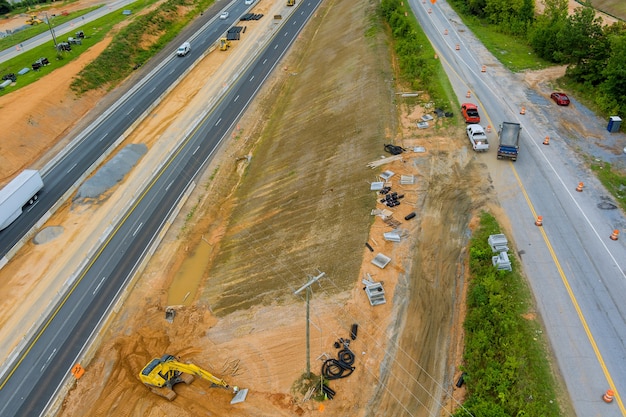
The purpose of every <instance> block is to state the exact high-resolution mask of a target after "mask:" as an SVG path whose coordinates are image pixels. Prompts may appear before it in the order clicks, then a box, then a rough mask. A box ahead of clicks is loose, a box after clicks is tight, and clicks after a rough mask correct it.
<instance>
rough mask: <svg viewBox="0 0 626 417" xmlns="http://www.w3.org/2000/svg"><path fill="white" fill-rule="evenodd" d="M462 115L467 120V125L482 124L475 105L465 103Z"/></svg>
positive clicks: (462, 106) (462, 107)
mask: <svg viewBox="0 0 626 417" xmlns="http://www.w3.org/2000/svg"><path fill="white" fill-rule="evenodd" d="M461 114H462V115H463V118H464V119H465V123H476V124H477V123H480V115H479V114H478V108H477V107H476V105H475V104H472V103H463V104H462V105H461Z"/></svg>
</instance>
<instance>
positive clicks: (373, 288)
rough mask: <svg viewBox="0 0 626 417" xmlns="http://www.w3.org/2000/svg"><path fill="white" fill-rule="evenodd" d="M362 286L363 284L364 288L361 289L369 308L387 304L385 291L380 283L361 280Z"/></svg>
mask: <svg viewBox="0 0 626 417" xmlns="http://www.w3.org/2000/svg"><path fill="white" fill-rule="evenodd" d="M363 284H365V288H363V289H364V290H365V294H367V298H368V300H369V301H370V305H371V306H377V305H381V304H385V303H386V302H387V299H386V298H385V289H384V288H383V285H382V284H381V283H380V282H372V281H368V280H363Z"/></svg>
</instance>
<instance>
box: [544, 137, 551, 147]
mask: <svg viewBox="0 0 626 417" xmlns="http://www.w3.org/2000/svg"><path fill="white" fill-rule="evenodd" d="M543 144H544V145H549V144H550V136H546V138H545V139H544V140H543Z"/></svg>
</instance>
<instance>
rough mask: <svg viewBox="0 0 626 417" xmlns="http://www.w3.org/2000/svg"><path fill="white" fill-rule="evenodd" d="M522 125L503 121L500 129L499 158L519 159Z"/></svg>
mask: <svg viewBox="0 0 626 417" xmlns="http://www.w3.org/2000/svg"><path fill="white" fill-rule="evenodd" d="M521 132H522V126H521V125H520V124H519V123H512V122H502V124H501V125H500V128H499V129H498V140H499V142H500V143H499V144H498V159H502V158H508V159H511V160H512V161H514V162H515V161H517V154H518V152H519V137H520V133H521Z"/></svg>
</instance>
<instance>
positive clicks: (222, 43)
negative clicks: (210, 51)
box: [220, 38, 230, 51]
mask: <svg viewBox="0 0 626 417" xmlns="http://www.w3.org/2000/svg"><path fill="white" fill-rule="evenodd" d="M228 48H230V41H229V40H228V39H226V38H221V39H220V51H227V50H228Z"/></svg>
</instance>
